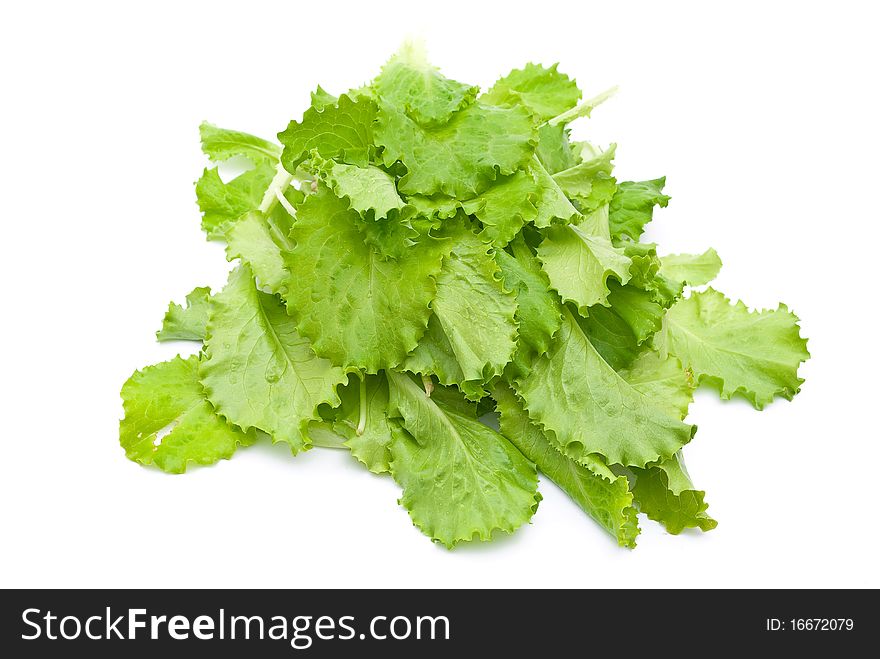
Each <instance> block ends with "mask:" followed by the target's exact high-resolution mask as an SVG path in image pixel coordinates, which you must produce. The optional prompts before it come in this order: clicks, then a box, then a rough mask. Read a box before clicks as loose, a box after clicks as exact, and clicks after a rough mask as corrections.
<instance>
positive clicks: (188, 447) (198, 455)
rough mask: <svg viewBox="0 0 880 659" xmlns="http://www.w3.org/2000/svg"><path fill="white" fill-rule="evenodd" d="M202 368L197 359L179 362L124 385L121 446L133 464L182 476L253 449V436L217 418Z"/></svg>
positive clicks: (152, 369)
mask: <svg viewBox="0 0 880 659" xmlns="http://www.w3.org/2000/svg"><path fill="white" fill-rule="evenodd" d="M198 366H199V357H198V355H193V356H192V357H190V358H189V359H183V358H181V357H175V358H174V359H172V360H171V361H167V362H162V363H161V364H155V365H154V366H148V367H147V368H145V369H144V370H142V371H135V373H134V375H132V376H131V377H130V378H129V379H128V381H127V382H126V383H125V384H124V385H123V386H122V401H123V407H124V408H125V418H123V419H122V421H121V422H120V423H119V443H120V444H121V445H122V448H124V449H125V455H126V456H127V457H128V458H129V459H130V460H134V461H135V462H139V463H141V464H144V465H149V464H154V465H156V466H157V467H159V468H160V469H162V470H163V471H167V472H169V473H172V474H182V473H183V472H185V471H186V466H187V463H189V462H193V463H195V464H200V465H208V464H213V463H215V462H217V461H218V460H228V459H229V458H231V457H232V454H233V453H235V449H236V448H238V446H247V445H250V444H253V442H254V441H255V439H256V436H255V435H254V433H253V432H248V433H245V432H242V431H240V430H238V429H237V428H233V427H232V426H230V425H229V424H228V423H226V421H225V420H224V419H223V418H222V417H219V416H217V414H215V413H214V409H213V408H212V407H211V404H210V403H209V402H208V400H207V399H206V398H205V393H204V391H203V390H202V385H201V384H199V376H198Z"/></svg>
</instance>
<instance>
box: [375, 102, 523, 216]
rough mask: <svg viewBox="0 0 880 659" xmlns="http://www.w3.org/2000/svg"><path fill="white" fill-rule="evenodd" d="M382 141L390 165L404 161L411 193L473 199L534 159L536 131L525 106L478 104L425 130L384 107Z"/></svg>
mask: <svg viewBox="0 0 880 659" xmlns="http://www.w3.org/2000/svg"><path fill="white" fill-rule="evenodd" d="M375 135H376V143H377V144H379V145H381V146H383V147H385V150H384V151H383V153H382V158H383V161H384V163H385V166H386V167H391V166H393V165H394V163H395V162H397V161H400V162H402V163H403V164H404V165H405V166H406V168H407V173H406V175H405V176H404V177H403V178H401V179H400V181H399V182H398V189H399V190H400V191H401V192H403V193H405V194H422V195H434V194H438V193H442V194H446V195H449V196H451V197H456V198H458V199H462V200H465V199H472V198H473V197H475V196H477V195H478V194H480V193H481V192H483V191H484V190H485V189H486V188H488V187H489V185H491V184H492V183H493V182H494V181H495V179H496V178H497V176H498V175H501V176H504V175H507V174H513V173H514V172H515V171H516V170H517V169H519V168H520V167H521V166H522V165H523V164H525V163H526V161H528V159H529V158H530V157H531V155H532V152H533V151H534V147H535V142H536V139H535V129H534V128H533V126H532V124H531V119H530V117H529V114H528V112H526V111H525V110H524V109H522V108H497V107H492V106H488V105H484V104H482V103H479V102H477V103H474V104H473V105H470V106H469V107H467V108H465V109H464V110H460V111H459V112H456V113H455V115H454V116H453V117H452V118H451V119H450V120H449V121H448V122H447V123H445V124H443V125H442V126H439V127H435V128H426V127H424V126H420V125H419V124H417V123H416V122H415V121H413V120H412V119H410V118H409V117H408V116H407V115H406V114H404V113H403V112H400V111H399V110H396V109H394V108H392V107H387V106H386V107H383V108H382V110H381V112H380V113H379V119H378V122H377V123H376V127H375Z"/></svg>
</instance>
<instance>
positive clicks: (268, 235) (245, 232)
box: [226, 206, 293, 293]
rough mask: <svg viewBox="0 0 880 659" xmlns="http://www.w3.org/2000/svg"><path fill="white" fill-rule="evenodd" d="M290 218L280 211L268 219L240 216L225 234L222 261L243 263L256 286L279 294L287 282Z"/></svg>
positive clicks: (253, 213)
mask: <svg viewBox="0 0 880 659" xmlns="http://www.w3.org/2000/svg"><path fill="white" fill-rule="evenodd" d="M292 225H293V218H292V217H290V216H289V215H288V214H287V211H286V210H285V209H284V208H281V207H280V206H279V207H276V210H275V211H273V212H272V213H270V214H269V215H268V216H267V215H265V214H263V213H261V212H259V211H253V212H250V213H247V214H246V215H244V216H243V217H242V218H241V219H239V220H238V222H236V223H235V224H233V225H232V226H231V227H230V228H229V231H227V233H226V258H227V259H228V260H230V261H232V260H233V259H241V260H242V261H244V262H245V263H247V264H248V265H249V266H250V268H251V270H252V271H253V273H254V275H255V276H256V278H257V280H258V282H259V284H260V285H261V286H265V287H266V288H267V289H268V290H270V291H271V292H273V293H283V292H284V291H285V290H286V286H287V283H288V282H289V280H290V272H289V271H288V269H287V266H286V265H285V263H284V255H285V254H286V253H287V252H289V251H290V250H292V249H293V243H291V241H290V238H289V237H288V236H289V233H290V228H291V226H292Z"/></svg>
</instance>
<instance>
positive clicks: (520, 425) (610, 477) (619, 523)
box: [492, 385, 639, 547]
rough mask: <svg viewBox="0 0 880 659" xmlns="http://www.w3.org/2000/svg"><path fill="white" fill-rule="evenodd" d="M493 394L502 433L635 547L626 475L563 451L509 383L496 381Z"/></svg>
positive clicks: (622, 540)
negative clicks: (499, 416) (570, 455)
mask: <svg viewBox="0 0 880 659" xmlns="http://www.w3.org/2000/svg"><path fill="white" fill-rule="evenodd" d="M492 396H493V398H494V399H495V401H496V402H497V404H498V405H497V406H498V412H499V413H500V414H501V433H502V434H503V435H504V436H505V437H507V439H509V440H510V442H511V443H512V444H513V445H514V446H516V447H517V448H518V449H519V450H520V452H521V453H522V454H523V455H524V456H525V457H526V458H528V459H529V460H531V461H532V462H534V463H535V464H536V465H537V467H538V470H539V471H541V473H543V474H544V475H546V476H547V478H549V479H550V480H551V481H553V482H554V483H556V484H557V485H558V486H559V487H560V488H561V489H562V491H563V492H565V493H566V494H567V495H568V496H570V497H571V498H572V500H573V501H574V502H575V503H576V504H577V505H578V506H580V508H581V509H582V510H583V511H584V512H585V513H587V514H588V515H589V516H590V517H592V518H593V519H594V520H596V521H597V522H598V523H599V524H600V525H601V526H602V527H603V528H604V529H605V530H606V531H608V532H609V533H611V535H613V536H614V537H615V538H616V539H617V542H618V544H620V546H621V547H635V546H636V536H637V535H638V534H639V525H638V520H637V519H636V510H635V508H633V496H632V494H631V493H630V491H629V485H628V483H627V479H626V476H616V475H614V474H613V473H612V472H611V470H610V469H608V467H607V466H605V465H604V464H603V463H602V462H601V461H599V460H590V461H588V462H587V464H589V465H590V467H591V468H590V469H588V468H587V467H586V466H584V465H582V464H580V463H578V462H575V461H574V460H572V459H571V458H569V457H566V456H565V455H563V454H562V453H560V452H559V450H558V449H557V448H556V446H555V445H554V444H553V443H552V442H551V441H550V440H548V439H547V436H546V435H545V434H544V433H543V432H542V431H541V429H540V428H538V426H536V425H535V424H534V423H532V421H531V420H530V419H529V417H528V415H527V414H526V412H525V410H523V407H522V403H521V402H520V401H519V400H517V398H516V396H515V395H514V393H513V392H512V391H511V390H510V388H509V387H507V386H505V385H496V386H495V387H494V388H493V390H492Z"/></svg>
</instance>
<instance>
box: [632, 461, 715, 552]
mask: <svg viewBox="0 0 880 659" xmlns="http://www.w3.org/2000/svg"><path fill="white" fill-rule="evenodd" d="M632 471H633V473H634V475H635V477H636V478H635V485H633V490H632V493H633V497H634V498H635V501H636V505H638V507H639V510H640V511H641V512H643V513H645V514H646V515H647V516H648V518H649V519H653V520H654V521H656V522H660V523H661V524H663V526H664V527H666V530H667V531H669V533H671V534H673V535H677V534H679V533H681V532H682V531H683V530H684V529H690V528H699V529H700V530H701V531H711V530H712V529H714V528H715V527H716V526H718V522H716V521H715V520H714V519H712V518H711V517H709V515H708V514H707V513H706V510H707V509H708V508H709V504H708V503H706V501H705V497H706V493H705V492H703V491H702V490H697V489H695V488H694V485H693V483H692V482H691V478H690V476H689V475H688V472H687V469H685V466H684V460H683V458H682V457H681V453H676V454H675V455H674V456H672V457H671V458H670V459H669V460H665V461H664V462H661V463H660V464H659V465H656V466H653V467H649V468H647V469H633V470H632Z"/></svg>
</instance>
